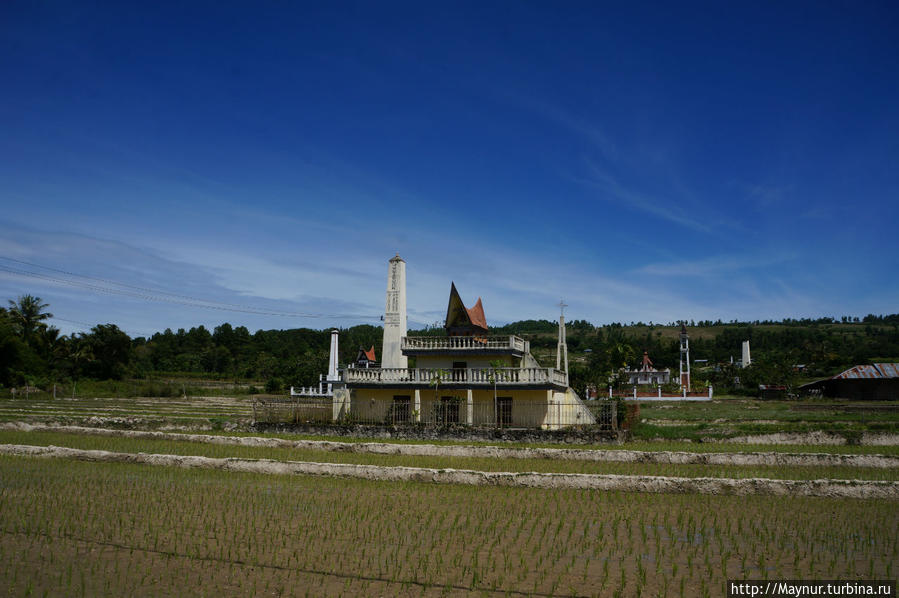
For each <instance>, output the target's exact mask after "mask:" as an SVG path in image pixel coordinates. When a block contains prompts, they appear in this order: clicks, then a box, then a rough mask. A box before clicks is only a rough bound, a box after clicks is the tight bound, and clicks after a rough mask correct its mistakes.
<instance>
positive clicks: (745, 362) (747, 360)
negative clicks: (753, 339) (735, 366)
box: [743, 341, 752, 368]
mask: <svg viewBox="0 0 899 598" xmlns="http://www.w3.org/2000/svg"><path fill="white" fill-rule="evenodd" d="M750 365H752V359H751V358H750V357H749V341H743V367H744V368H748V367H749V366H750Z"/></svg>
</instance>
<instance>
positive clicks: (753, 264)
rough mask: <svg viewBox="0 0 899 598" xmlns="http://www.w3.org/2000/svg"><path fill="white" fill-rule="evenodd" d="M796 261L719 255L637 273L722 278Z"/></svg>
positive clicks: (647, 267) (649, 266) (781, 257)
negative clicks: (743, 271) (742, 271)
mask: <svg viewBox="0 0 899 598" xmlns="http://www.w3.org/2000/svg"><path fill="white" fill-rule="evenodd" d="M794 259H796V256H795V255H794V254H782V255H766V256H748V255H719V256H712V257H708V258H703V259H698V260H687V261H679V262H667V263H654V264H647V265H645V266H643V267H642V268H639V269H638V270H637V273H639V274H650V275H653V276H693V277H720V276H724V275H728V274H734V273H736V272H739V271H741V270H749V269H759V268H768V267H770V266H773V265H775V264H782V263H785V262H789V261H792V260H794Z"/></svg>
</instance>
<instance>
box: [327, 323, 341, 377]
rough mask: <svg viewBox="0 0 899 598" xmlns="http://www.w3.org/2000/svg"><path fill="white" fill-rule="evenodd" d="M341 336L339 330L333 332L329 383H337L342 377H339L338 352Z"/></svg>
mask: <svg viewBox="0 0 899 598" xmlns="http://www.w3.org/2000/svg"><path fill="white" fill-rule="evenodd" d="M339 334H340V332H339V331H337V330H332V331H331V352H330V353H329V355H328V378H327V380H328V382H336V381H338V380H340V376H339V375H338V364H337V360H338V356H339V354H338V351H337V336H338V335H339Z"/></svg>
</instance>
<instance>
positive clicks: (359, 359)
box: [353, 345, 378, 368]
mask: <svg viewBox="0 0 899 598" xmlns="http://www.w3.org/2000/svg"><path fill="white" fill-rule="evenodd" d="M353 367H357V368H376V367H378V360H377V359H376V358H375V347H374V345H372V347H371V348H370V349H369V350H368V351H366V350H365V349H363V348H362V347H359V353H357V354H356V361H354V362H353Z"/></svg>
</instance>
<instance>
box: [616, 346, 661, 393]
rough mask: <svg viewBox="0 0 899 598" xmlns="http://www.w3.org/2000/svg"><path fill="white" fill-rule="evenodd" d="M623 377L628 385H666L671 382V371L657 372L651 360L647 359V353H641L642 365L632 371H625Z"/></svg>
mask: <svg viewBox="0 0 899 598" xmlns="http://www.w3.org/2000/svg"><path fill="white" fill-rule="evenodd" d="M624 375H625V376H627V383H628V384H637V385H641V384H653V385H661V384H668V383H669V382H670V381H671V370H670V369H667V368H666V369H664V370H657V369H656V368H655V367H653V363H652V360H651V359H650V358H649V352H648V351H643V364H642V365H641V366H640V367H639V368H637V369H633V370H626V371H625V372H624Z"/></svg>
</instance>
